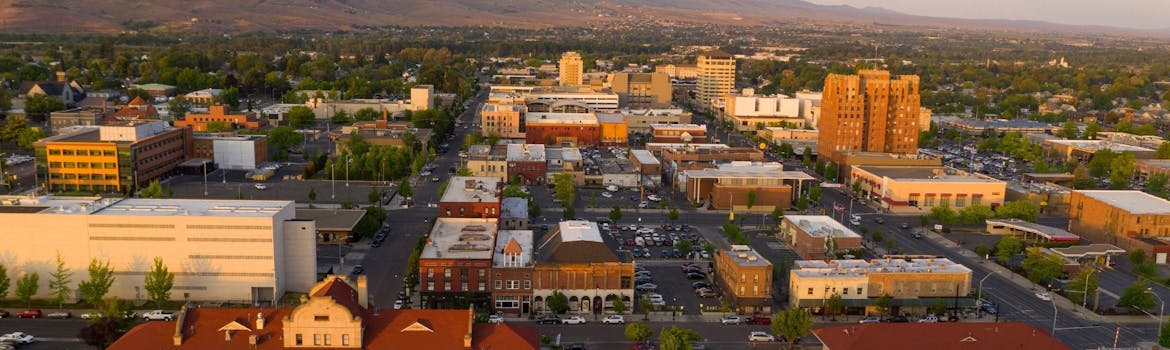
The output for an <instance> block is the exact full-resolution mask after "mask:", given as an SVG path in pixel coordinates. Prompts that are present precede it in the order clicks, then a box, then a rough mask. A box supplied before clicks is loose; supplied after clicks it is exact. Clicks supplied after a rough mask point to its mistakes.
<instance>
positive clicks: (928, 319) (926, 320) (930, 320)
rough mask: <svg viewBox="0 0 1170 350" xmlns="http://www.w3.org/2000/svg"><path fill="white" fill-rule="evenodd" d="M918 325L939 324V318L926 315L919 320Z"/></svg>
mask: <svg viewBox="0 0 1170 350" xmlns="http://www.w3.org/2000/svg"><path fill="white" fill-rule="evenodd" d="M918 323H938V316H935V315H926V317H923V318H920V319H918Z"/></svg>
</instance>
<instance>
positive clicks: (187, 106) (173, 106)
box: [167, 96, 191, 120]
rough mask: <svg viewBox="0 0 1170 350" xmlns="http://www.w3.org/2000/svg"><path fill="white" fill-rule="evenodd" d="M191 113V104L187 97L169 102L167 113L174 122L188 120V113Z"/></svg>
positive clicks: (179, 97) (175, 98)
mask: <svg viewBox="0 0 1170 350" xmlns="http://www.w3.org/2000/svg"><path fill="white" fill-rule="evenodd" d="M190 112H191V102H190V101H187V98H186V97H183V96H175V97H174V98H171V100H170V101H167V113H168V115H170V117H171V119H173V120H184V119H187V113H190Z"/></svg>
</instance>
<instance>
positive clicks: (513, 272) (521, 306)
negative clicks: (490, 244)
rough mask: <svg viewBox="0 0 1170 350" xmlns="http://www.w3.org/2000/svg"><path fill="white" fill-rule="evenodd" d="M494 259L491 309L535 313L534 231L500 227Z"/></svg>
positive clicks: (511, 312) (505, 311) (508, 312)
mask: <svg viewBox="0 0 1170 350" xmlns="http://www.w3.org/2000/svg"><path fill="white" fill-rule="evenodd" d="M493 255H494V256H493V259H492V309H493V310H495V311H496V312H503V313H507V314H527V313H530V312H532V279H533V265H534V262H535V261H534V259H533V253H532V231H530V230H500V232H499V235H498V237H497V238H496V248H495V250H494V252H493Z"/></svg>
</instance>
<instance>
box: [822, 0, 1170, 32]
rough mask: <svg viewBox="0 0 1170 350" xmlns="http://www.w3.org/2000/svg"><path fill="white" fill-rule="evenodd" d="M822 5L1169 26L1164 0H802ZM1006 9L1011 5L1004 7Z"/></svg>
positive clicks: (1168, 6)
mask: <svg viewBox="0 0 1170 350" xmlns="http://www.w3.org/2000/svg"><path fill="white" fill-rule="evenodd" d="M805 1H808V2H812V3H816V4H821V5H850V6H855V7H867V6H868V7H881V8H885V9H889V10H893V11H898V12H902V13H905V14H909V15H919V16H933V17H951V18H965V19H1008V20H1033V21H1044V22H1052V23H1060V24H1073V25H1099V26H1110V27H1121V28H1140V29H1166V28H1170V21H1167V19H1170V2H1167V1H1166V0H1116V1H1111V2H1103V1H1099V0H1063V1H1051V0H1023V1H1019V0H1015V1H1008V0H805ZM1005 9H1011V10H1010V11H1005Z"/></svg>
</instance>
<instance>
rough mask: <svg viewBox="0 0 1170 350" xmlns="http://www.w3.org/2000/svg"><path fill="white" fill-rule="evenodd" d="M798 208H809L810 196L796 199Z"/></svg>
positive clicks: (801, 209)
mask: <svg viewBox="0 0 1170 350" xmlns="http://www.w3.org/2000/svg"><path fill="white" fill-rule="evenodd" d="M796 209H797V210H800V211H805V210H807V209H808V197H800V198H797V199H796Z"/></svg>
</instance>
